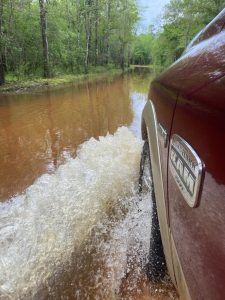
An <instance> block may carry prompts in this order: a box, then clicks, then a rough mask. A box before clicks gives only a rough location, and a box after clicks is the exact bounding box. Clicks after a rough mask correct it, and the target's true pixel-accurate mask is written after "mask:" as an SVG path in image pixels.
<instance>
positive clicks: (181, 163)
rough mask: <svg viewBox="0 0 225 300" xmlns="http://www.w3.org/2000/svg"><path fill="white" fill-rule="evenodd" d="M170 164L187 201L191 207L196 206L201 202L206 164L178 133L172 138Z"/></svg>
mask: <svg viewBox="0 0 225 300" xmlns="http://www.w3.org/2000/svg"><path fill="white" fill-rule="evenodd" d="M169 166H170V171H171V174H172V176H173V178H174V180H175V182H176V184H177V186H178V188H179V190H180V192H181V194H182V196H183V197H184V199H185V201H186V202H187V204H188V205H189V206H190V207H192V208H194V207H196V206H197V205H198V203H199V201H198V200H199V194H200V188H201V184H202V179H203V170H204V164H203V163H202V161H201V159H200V158H199V156H198V155H197V153H196V152H195V150H194V149H193V148H192V147H191V145H189V144H188V143H187V142H186V141H185V140H184V139H183V138H182V137H180V136H179V135H177V134H174V135H173V136H172V138H171V142H170V153H169Z"/></svg>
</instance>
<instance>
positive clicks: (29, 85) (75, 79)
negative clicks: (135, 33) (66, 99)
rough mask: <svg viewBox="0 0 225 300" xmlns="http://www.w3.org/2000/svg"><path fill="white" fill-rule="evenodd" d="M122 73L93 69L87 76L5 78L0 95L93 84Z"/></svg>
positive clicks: (119, 71)
mask: <svg viewBox="0 0 225 300" xmlns="http://www.w3.org/2000/svg"><path fill="white" fill-rule="evenodd" d="M121 73H122V70H121V69H115V68H110V69H105V68H98V69H96V68H93V69H92V70H91V71H90V73H88V74H78V75H75V74H65V75H59V76H56V77H53V78H48V79H44V78H34V79H22V80H16V79H15V77H12V76H9V77H6V83H5V84H4V85H2V86H0V93H14V92H16V93H18V92H29V91H36V90H43V89H49V88H53V89H54V88H57V87H63V86H65V85H70V84H82V83H87V82H94V81H98V80H101V79H103V78H106V77H107V78H110V77H114V76H116V75H119V74H121Z"/></svg>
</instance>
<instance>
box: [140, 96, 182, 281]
mask: <svg viewBox="0 0 225 300" xmlns="http://www.w3.org/2000/svg"><path fill="white" fill-rule="evenodd" d="M142 119H143V121H144V123H145V126H146V128H147V135H148V143H149V149H150V159H151V166H152V174H153V183H154V190H155V198H156V206H157V211H158V218H159V226H160V231H161V236H162V243H163V247H164V250H165V251H164V252H165V256H166V262H167V267H168V271H169V273H170V276H171V278H172V280H173V282H174V284H175V285H176V280H175V275H174V269H173V262H172V253H171V247H170V233H169V225H168V224H169V222H168V219H167V209H166V201H165V195H164V188H163V178H162V169H161V162H160V152H159V141H158V134H157V130H158V125H157V124H158V122H157V117H156V112H155V108H154V105H153V103H152V102H151V101H147V103H146V105H145V107H144V110H143V113H142ZM144 138H145V137H144Z"/></svg>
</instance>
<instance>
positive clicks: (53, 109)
mask: <svg viewBox="0 0 225 300" xmlns="http://www.w3.org/2000/svg"><path fill="white" fill-rule="evenodd" d="M149 82H150V75H146V74H145V75H144V76H143V75H135V74H133V75H129V76H128V75H127V76H123V77H119V78H115V79H113V80H105V81H102V82H100V83H94V84H88V85H83V86H80V87H70V88H66V89H61V90H57V91H49V92H43V93H38V94H32V95H15V96H9V95H7V96H1V102H0V105H1V106H0V155H1V159H0V167H1V168H0V182H1V186H0V195H1V201H2V204H1V206H0V245H1V247H0V299H38V300H39V299H82V300H83V299H85V300H86V299H103V300H106V299H107V300H108V299H109V300H113V299H176V294H175V292H174V290H173V288H172V286H171V284H170V283H169V282H168V283H165V284H164V285H160V286H155V285H150V284H149V283H148V281H147V278H145V275H144V273H143V269H144V266H145V264H146V262H147V256H148V247H149V232H150V226H151V224H150V218H149V215H150V214H151V202H150V201H149V198H150V194H149V193H148V194H146V195H145V196H144V199H143V201H141V202H140V201H139V198H138V193H137V190H138V174H139V163H140V155H141V149H142V141H141V140H140V138H139V136H140V113H141V111H142V108H143V106H144V103H145V101H146V93H147V89H148V85H149ZM107 133H109V134H108V135H107ZM99 136H102V137H100V138H99ZM103 136H104V137H103ZM94 138H96V139H94ZM81 144H82V146H79V145H81ZM76 153H77V154H76ZM10 198H11V199H10ZM9 199H10V201H9ZM6 200H8V201H6Z"/></svg>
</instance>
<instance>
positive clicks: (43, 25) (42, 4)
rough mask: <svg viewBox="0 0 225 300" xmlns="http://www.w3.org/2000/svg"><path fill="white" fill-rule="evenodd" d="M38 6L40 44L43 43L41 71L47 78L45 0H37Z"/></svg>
mask: <svg viewBox="0 0 225 300" xmlns="http://www.w3.org/2000/svg"><path fill="white" fill-rule="evenodd" d="M39 6H40V25H41V35H42V45H43V59H44V65H43V71H44V78H49V76H50V72H49V55H48V38H47V21H46V10H45V0H39Z"/></svg>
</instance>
